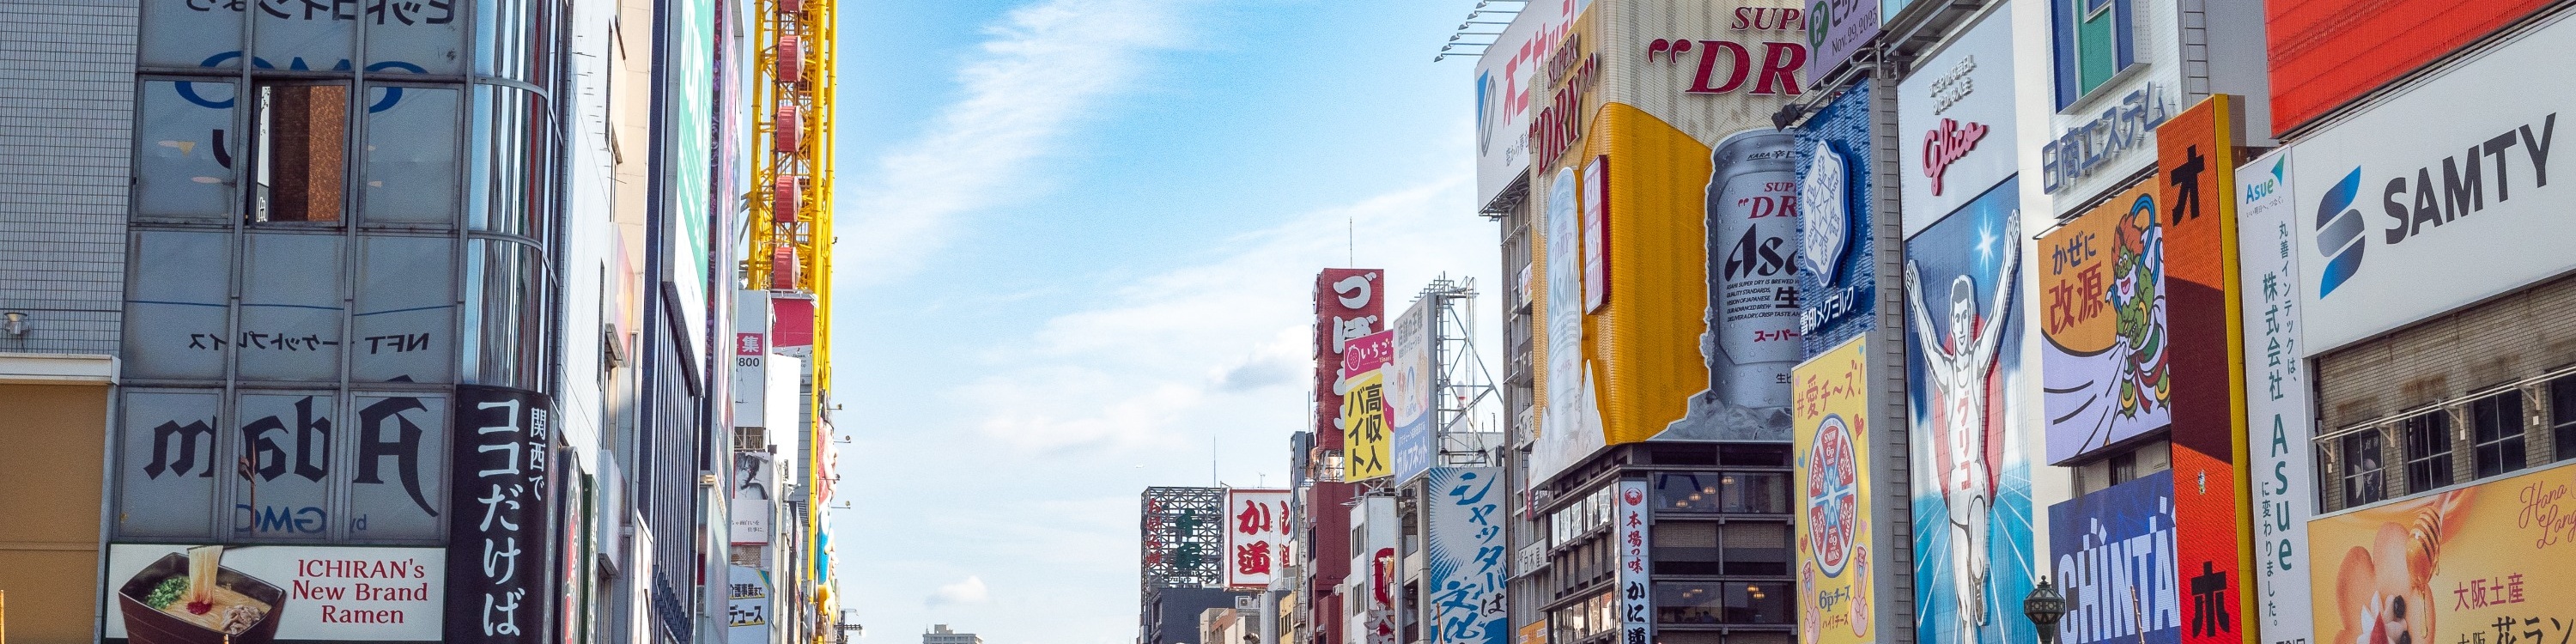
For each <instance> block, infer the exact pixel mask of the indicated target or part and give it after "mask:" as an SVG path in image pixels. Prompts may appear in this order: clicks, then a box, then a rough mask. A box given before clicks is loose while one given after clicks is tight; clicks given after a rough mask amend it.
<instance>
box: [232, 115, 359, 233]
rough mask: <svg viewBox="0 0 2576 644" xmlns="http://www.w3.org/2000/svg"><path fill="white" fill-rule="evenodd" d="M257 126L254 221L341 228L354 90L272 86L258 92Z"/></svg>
mask: <svg viewBox="0 0 2576 644" xmlns="http://www.w3.org/2000/svg"><path fill="white" fill-rule="evenodd" d="M257 98H258V100H259V116H258V122H257V123H255V124H254V125H253V127H254V128H255V129H254V130H253V131H254V133H255V136H254V137H253V140H254V143H255V145H257V146H258V153H259V161H258V163H257V164H256V165H254V166H252V170H251V171H252V176H253V177H254V178H255V179H256V182H255V184H256V185H255V186H254V189H253V190H252V191H251V221H260V222H336V221H339V220H340V208H341V203H340V196H341V194H342V192H344V191H345V186H344V185H343V184H344V183H345V182H344V179H345V175H346V173H347V162H346V159H347V153H348V140H349V86H348V84H346V83H308V82H294V83H270V84H263V85H260V86H258V96H257Z"/></svg>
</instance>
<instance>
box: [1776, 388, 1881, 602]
mask: <svg viewBox="0 0 2576 644" xmlns="http://www.w3.org/2000/svg"><path fill="white" fill-rule="evenodd" d="M1867 340H1868V339H1867V338H1853V339H1852V340H1851V341H1849V342H1845V343H1843V345H1842V346H1839V347H1834V348H1833V349H1832V350H1830V351H1826V352H1824V353H1821V354H1817V355H1816V357H1814V358H1811V359H1809V360H1807V362H1806V363H1805V364H1801V365H1798V370H1797V372H1796V375H1797V380H1796V384H1795V386H1796V391H1797V402H1796V403H1795V405H1794V409H1795V410H1796V416H1797V440H1796V442H1795V443H1793V445H1795V446H1796V449H1797V452H1798V460H1797V466H1798V470H1797V473H1796V474H1794V475H1793V476H1792V479H1791V483H1790V488H1789V489H1792V490H1798V491H1800V493H1801V494H1803V498H1804V503H1803V504H1802V507H1801V509H1800V511H1799V512H1798V516H1797V539H1798V549H1797V551H1798V592H1799V598H1798V601H1797V605H1798V633H1799V636H1800V637H1799V642H1801V643H1802V644H1868V643H1870V642H1876V641H1878V639H1877V628H1878V625H1879V624H1878V613H1877V610H1876V608H1877V605H1876V603H1875V602H1876V601H1877V600H1878V593H1879V592H1880V589H1879V588H1878V587H1877V584H1875V583H1874V581H1875V578H1874V577H1873V574H1874V573H1873V571H1872V570H1871V568H1870V566H1871V562H1872V561H1874V560H1876V559H1877V558H1878V557H1876V556H1873V553H1872V552H1870V550H1871V549H1870V545H1871V544H1872V543H1873V542H1874V541H1875V539H1876V535H1877V533H1878V531H1877V530H1874V529H1873V528H1874V527H1875V526H1873V525H1872V524H1871V522H1872V519H1873V518H1874V516H1873V515H1872V514H1871V513H1872V512H1875V511H1877V508H1876V507H1874V506H1876V505H1877V504H1875V503H1872V500H1873V499H1875V498H1876V497H1875V496H1873V495H1874V494H1875V493H1876V492H1875V490H1873V488H1874V487H1876V486H1874V485H1873V484H1872V483H1873V482H1872V481H1871V478H1872V477H1871V473H1873V472H1875V471H1877V468H1876V467H1874V466H1873V463H1872V461H1870V449H1869V446H1870V444H1871V442H1872V441H1876V440H1879V439H1878V438H1877V437H1876V436H1873V435H1871V434H1870V429H1871V428H1870V423H1869V419H1870V415H1871V411H1872V410H1871V408H1870V404H1869V399H1870V392H1871V391H1873V390H1874V389H1876V388H1877V386H1878V380H1876V379H1874V378H1871V377H1870V369H1869V360H1870V357H1871V356H1870V353H1869V347H1868V342H1867Z"/></svg>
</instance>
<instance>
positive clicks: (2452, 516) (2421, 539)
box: [2330, 488, 2477, 644]
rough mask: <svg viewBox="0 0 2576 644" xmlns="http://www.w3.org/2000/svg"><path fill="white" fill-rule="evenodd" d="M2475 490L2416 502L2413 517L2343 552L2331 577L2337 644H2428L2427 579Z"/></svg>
mask: <svg viewBox="0 0 2576 644" xmlns="http://www.w3.org/2000/svg"><path fill="white" fill-rule="evenodd" d="M2476 493H2477V489H2476V488H2468V489H2461V490H2454V491H2451V492H2445V493H2443V494H2441V495H2440V496H2436V497H2433V498H2430V499H2424V500H2423V501H2419V502H2417V503H2420V504H2421V505H2420V507H2418V508H2417V509H2416V510H2415V512H2414V513H2412V514H2409V515H2404V516H2403V518H2402V520H2392V521H2389V522H2387V523H2383V524H2380V526H2379V532H2378V534H2377V536H2376V537H2375V538H2373V539H2372V540H2371V544H2370V545H2369V546H2368V547H2363V546H2353V547H2352V549H2351V550H2347V551H2345V552H2344V556H2343V566H2342V567H2341V569H2340V570H2338V571H2337V572H2336V573H2335V605H2336V606H2339V607H2341V608H2342V611H2341V612H2342V613H2343V630H2342V631H2341V632H2339V633H2337V634H2335V638H2334V639H2333V640H2330V641H2332V642H2336V643H2338V644H2433V615H2434V612H2435V609H2436V608H2437V606H2438V605H2437V604H2435V603H2433V602H2434V601H2435V600H2434V595H2433V575H2434V573H2436V572H2439V571H2440V570H2441V561H2442V545H2443V544H2444V543H2447V542H2449V541H2450V540H2451V537H2453V536H2455V535H2457V534H2458V533H2459V531H2460V528H2461V526H2462V525H2463V524H2465V523H2466V522H2465V521H2462V520H2460V515H2461V514H2464V511H2465V509H2466V508H2467V507H2468V506H2469V501H2470V500H2471V499H2472V497H2473V496H2474V495H2475V494H2476Z"/></svg>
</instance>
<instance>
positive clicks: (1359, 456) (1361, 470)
mask: <svg viewBox="0 0 2576 644" xmlns="http://www.w3.org/2000/svg"><path fill="white" fill-rule="evenodd" d="M1394 356H1395V332H1394V331H1379V332H1376V333H1371V334H1368V335H1364V336H1360V337H1357V338H1353V339H1351V341H1350V342H1348V343H1345V344H1343V345H1342V373H1341V377H1340V378H1339V379H1337V380H1335V381H1334V383H1333V390H1334V391H1333V392H1334V393H1338V394H1341V395H1342V414H1341V419H1340V421H1338V422H1340V423H1341V425H1342V480H1344V481H1366V480H1369V479H1374V478H1384V477H1388V476H1393V475H1395V458H1394V452H1395V449H1394V447H1395V435H1394V432H1393V431H1392V430H1391V429H1390V428H1389V427H1387V424H1386V365H1387V363H1388V362H1390V361H1392V360H1393V359H1394Z"/></svg>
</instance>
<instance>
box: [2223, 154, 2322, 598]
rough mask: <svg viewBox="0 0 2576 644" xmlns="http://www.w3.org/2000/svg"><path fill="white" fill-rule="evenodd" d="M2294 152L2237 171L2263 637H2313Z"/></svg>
mask: <svg viewBox="0 0 2576 644" xmlns="http://www.w3.org/2000/svg"><path fill="white" fill-rule="evenodd" d="M2289 166H2290V152H2289V150H2287V149H2283V150H2281V151H2278V152H2274V153H2272V154H2271V155H2268V156H2265V157H2263V158H2260V159H2256V160H2254V162H2253V163H2250V164H2246V165H2245V166H2244V168H2243V170H2244V172H2239V173H2237V174H2236V191H2235V196H2236V199H2237V203H2236V214H2237V220H2236V230H2237V242H2238V244H2237V247H2236V249H2237V267H2238V270H2239V271H2241V273H2240V276H2239V281H2240V283H2241V286H2240V287H2239V288H2238V289H2237V294H2236V295H2237V301H2238V302H2239V303H2240V305H2241V306H2242V307H2243V308H2242V309H2241V313H2242V316H2243V327H2244V343H2245V344H2244V353H2243V355H2244V357H2245V360H2244V365H2245V366H2244V368H2245V411H2246V420H2247V423H2248V427H2247V431H2248V433H2247V434H2246V438H2247V439H2248V440H2249V441H2251V443H2252V444H2251V445H2249V446H2248V447H2249V448H2250V449H2249V450H2248V451H2247V459H2248V462H2249V463H2250V464H2251V468H2250V469H2249V472H2250V473H2251V477H2250V478H2251V479H2252V481H2251V482H2252V483H2253V488H2254V489H2253V499H2252V502H2253V504H2254V513H2253V516H2254V568H2253V569H2251V570H2247V571H2246V574H2248V575H2252V576H2253V577H2254V582H2255V585H2254V590H2253V591H2252V592H2254V593H2255V596H2254V601H2255V606H2254V608H2255V612H2254V615H2253V616H2251V617H2249V618H2247V621H2248V622H2252V623H2254V624H2255V625H2256V626H2257V627H2258V628H2259V630H2260V632H2261V633H2262V634H2263V641H2264V642H2265V643H2266V644H2309V642H2311V641H2312V640H2314V639H2315V631H2314V630H2312V629H2311V627H2310V624H2309V621H2310V619H2309V608H2308V604H2309V597H2310V593H2311V592H2312V589H2310V588H2309V587H2308V583H2307V581H2308V578H2307V571H2306V570H2305V568H2306V567H2308V566H2311V565H2313V564H2314V563H2315V562H2314V561H2313V560H2312V559H2311V558H2310V556H2309V555H2310V553H2311V552H2312V551H2310V550H2309V549H2308V519H2310V518H2312V517H2314V516H2316V501H2315V497H2314V496H2312V495H2313V494H2314V490H2315V489H2316V475H2315V470H2314V469H2313V463H2314V462H2313V461H2312V460H2310V459H2311V458H2313V457H2312V455H2310V454H2309V451H2308V432H2309V428H2310V427H2311V426H2312V423H2314V422H2315V420H2314V417H2313V416H2312V415H2311V414H2310V412H2309V404H2310V402H2309V400H2308V370H2307V366H2306V363H2305V361H2304V360H2301V359H2300V355H2302V354H2301V353H2300V348H2299V328H2300V326H2301V325H2300V319H2299V318H2300V311H2301V308H2300V306H2299V289H2300V286H2299V284H2300V282H2299V259H2298V257H2299V256H2298V248H2299V243H2298V239H2297V238H2298V236H2299V235H2300V234H2301V231H2304V230H2306V228H2305V226H2303V225H2302V217H2301V216H2300V214H2299V212H2298V207H2297V206H2295V205H2293V204H2294V203H2295V202H2296V198H2297V192H2296V191H2295V190H2294V189H2293V188H2291V185H2290V175H2289V173H2288V172H2287V170H2288V168H2289Z"/></svg>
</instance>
